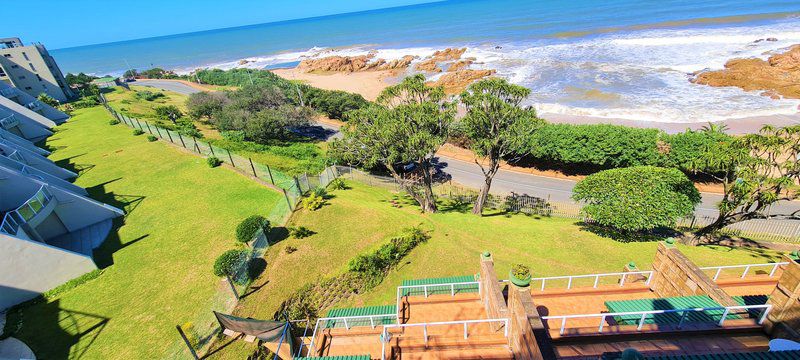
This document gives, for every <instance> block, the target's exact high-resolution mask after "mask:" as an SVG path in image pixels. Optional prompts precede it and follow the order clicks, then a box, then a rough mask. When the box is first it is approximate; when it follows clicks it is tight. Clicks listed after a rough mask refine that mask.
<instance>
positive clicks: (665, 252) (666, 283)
mask: <svg viewBox="0 0 800 360" xmlns="http://www.w3.org/2000/svg"><path fill="white" fill-rule="evenodd" d="M650 289H651V290H653V292H655V293H656V295H658V296H659V297H662V298H664V297H675V296H692V295H708V296H709V297H711V299H713V300H714V301H716V302H718V303H719V304H720V305H722V306H736V305H738V304H737V303H736V302H735V301H734V300H733V298H731V297H730V295H728V294H727V293H726V292H725V291H723V290H722V289H720V287H719V286H717V284H716V283H715V282H714V281H713V280H711V278H710V277H709V276H708V275H706V274H705V273H704V272H703V271H701V270H700V269H699V268H698V267H697V265H695V264H694V263H693V262H691V261H690V260H689V259H688V258H686V256H685V255H683V253H681V252H680V250H678V248H676V247H675V246H673V245H668V244H665V243H663V242H662V243H659V244H658V250H657V252H656V257H655V259H653V280H652V281H651V282H650Z"/></svg>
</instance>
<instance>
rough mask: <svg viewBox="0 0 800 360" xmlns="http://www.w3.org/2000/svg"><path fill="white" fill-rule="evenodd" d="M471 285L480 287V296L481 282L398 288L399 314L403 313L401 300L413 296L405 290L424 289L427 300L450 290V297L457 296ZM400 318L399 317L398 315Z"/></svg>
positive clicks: (402, 286) (479, 290) (479, 292)
mask: <svg viewBox="0 0 800 360" xmlns="http://www.w3.org/2000/svg"><path fill="white" fill-rule="evenodd" d="M470 285H477V286H478V295H480V294H481V283H480V281H464V282H454V283H441V284H422V285H401V286H398V287H397V312H398V314H399V313H400V312H402V311H403V308H402V307H401V299H402V298H403V297H404V296H411V295H412V294H411V292H410V291H408V292H405V294H404V291H403V290H411V289H422V294H421V295H425V297H426V298H427V297H428V295H430V294H431V293H435V292H441V291H443V290H444V291H447V289H448V288H449V289H450V296H455V295H456V292H458V291H464V290H469V289H464V286H470ZM398 316H399V315H398Z"/></svg>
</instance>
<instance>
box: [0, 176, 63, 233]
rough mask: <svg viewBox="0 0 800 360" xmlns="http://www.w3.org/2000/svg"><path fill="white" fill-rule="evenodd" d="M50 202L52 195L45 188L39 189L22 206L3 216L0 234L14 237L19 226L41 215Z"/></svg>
mask: <svg viewBox="0 0 800 360" xmlns="http://www.w3.org/2000/svg"><path fill="white" fill-rule="evenodd" d="M52 200H53V194H52V193H50V191H49V190H47V188H46V187H45V186H42V187H40V188H39V190H38V191H37V192H36V194H34V195H33V196H32V197H31V198H30V199H28V200H27V201H25V203H24V204H22V205H20V206H19V207H18V208H16V209H14V210H11V211H9V212H8V213H6V214H5V216H3V222H2V223H0V232H2V233H6V234H9V235H13V236H16V235H17V233H18V232H19V228H20V226H21V225H22V224H25V223H27V222H28V221H30V220H31V219H33V218H34V217H35V216H36V215H38V214H39V213H41V212H42V210H43V209H45V208H46V207H47V205H48V204H50V201H52Z"/></svg>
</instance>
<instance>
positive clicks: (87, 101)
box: [70, 96, 100, 109]
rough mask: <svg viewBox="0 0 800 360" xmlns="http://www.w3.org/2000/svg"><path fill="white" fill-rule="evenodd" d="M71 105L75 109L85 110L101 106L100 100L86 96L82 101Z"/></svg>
mask: <svg viewBox="0 0 800 360" xmlns="http://www.w3.org/2000/svg"><path fill="white" fill-rule="evenodd" d="M70 104H71V105H72V107H73V108H75V109H85V108H90V107H93V106H97V105H99V104H100V99H98V98H97V97H96V96H86V97H83V98H81V99H80V100H77V101H74V102H71V103H70Z"/></svg>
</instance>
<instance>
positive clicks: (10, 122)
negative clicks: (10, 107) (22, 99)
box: [0, 114, 19, 130]
mask: <svg viewBox="0 0 800 360" xmlns="http://www.w3.org/2000/svg"><path fill="white" fill-rule="evenodd" d="M17 125H19V119H17V118H16V117H14V114H11V115H8V116H6V117H4V118H2V119H0V127H2V128H3V129H6V130H10V129H11V128H13V127H15V126H17Z"/></svg>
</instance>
